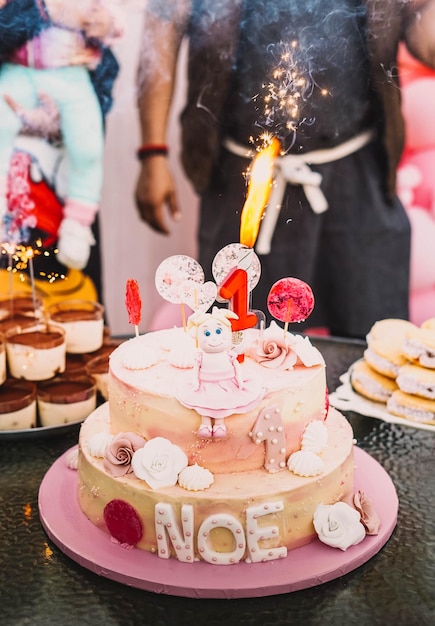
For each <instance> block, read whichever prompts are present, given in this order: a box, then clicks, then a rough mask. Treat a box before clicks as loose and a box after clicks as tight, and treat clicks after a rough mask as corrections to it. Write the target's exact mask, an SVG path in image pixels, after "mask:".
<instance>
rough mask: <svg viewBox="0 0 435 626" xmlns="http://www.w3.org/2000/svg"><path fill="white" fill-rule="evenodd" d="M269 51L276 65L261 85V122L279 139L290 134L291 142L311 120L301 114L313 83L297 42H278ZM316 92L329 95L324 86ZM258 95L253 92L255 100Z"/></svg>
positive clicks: (307, 63) (313, 86) (313, 87)
mask: <svg viewBox="0 0 435 626" xmlns="http://www.w3.org/2000/svg"><path fill="white" fill-rule="evenodd" d="M271 52H272V53H273V54H274V56H276V65H275V67H274V68H273V70H272V72H271V78H270V80H268V81H267V82H265V83H264V84H263V85H262V89H263V94H264V95H263V105H264V111H263V119H262V125H263V126H264V127H266V128H273V133H274V134H276V135H277V136H279V137H280V138H281V139H284V137H283V136H285V137H288V135H293V141H294V140H295V135H296V132H297V130H298V128H299V127H300V126H302V125H303V124H305V125H311V124H313V123H314V120H313V119H311V118H307V117H306V116H304V111H303V109H304V103H305V102H306V101H307V99H308V98H309V97H310V96H311V95H312V93H313V91H314V89H315V87H317V85H316V84H315V81H314V79H313V77H312V75H311V71H310V67H309V62H308V61H307V59H304V55H303V53H302V51H301V49H300V47H299V43H298V42H297V41H291V42H290V43H285V42H280V44H278V45H277V46H274V48H273V49H271ZM320 93H321V94H322V96H328V95H329V92H328V90H327V89H320ZM259 97H260V96H259V95H257V96H256V99H258V98H259Z"/></svg>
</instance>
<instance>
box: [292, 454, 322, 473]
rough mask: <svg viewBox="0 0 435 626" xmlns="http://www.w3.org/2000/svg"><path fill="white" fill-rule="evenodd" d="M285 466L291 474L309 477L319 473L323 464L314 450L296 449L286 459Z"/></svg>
mask: <svg viewBox="0 0 435 626" xmlns="http://www.w3.org/2000/svg"><path fill="white" fill-rule="evenodd" d="M287 467H288V468H289V470H290V471H292V472H293V474H297V475H298V476H305V477H309V476H318V475H319V474H321V473H322V472H323V470H324V467H325V464H324V462H323V460H322V459H321V458H320V457H318V456H317V454H315V453H314V452H309V451H308V450H298V451H297V452H294V453H293V454H291V455H290V457H289V459H288V461H287Z"/></svg>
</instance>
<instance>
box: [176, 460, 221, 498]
mask: <svg viewBox="0 0 435 626" xmlns="http://www.w3.org/2000/svg"><path fill="white" fill-rule="evenodd" d="M213 483H214V477H213V474H212V473H211V472H210V471H209V470H208V469H206V468H205V467H201V466H200V465H198V464H197V463H195V465H189V466H188V467H186V468H185V469H184V470H182V471H181V472H180V474H179V476H178V484H179V485H180V487H183V489H187V490H188V491H202V490H203V489H208V487H210V485H212V484H213Z"/></svg>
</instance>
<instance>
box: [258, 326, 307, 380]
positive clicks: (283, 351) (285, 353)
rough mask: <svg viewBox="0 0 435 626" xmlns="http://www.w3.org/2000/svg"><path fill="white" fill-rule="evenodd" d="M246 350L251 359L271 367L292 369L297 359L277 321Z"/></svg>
mask: <svg viewBox="0 0 435 626" xmlns="http://www.w3.org/2000/svg"><path fill="white" fill-rule="evenodd" d="M246 352H247V354H248V356H250V357H251V359H253V360H254V361H257V363H260V365H263V367H268V368H270V369H278V368H279V369H282V370H291V369H293V366H294V365H295V363H296V361H297V355H296V353H295V352H294V351H293V350H292V347H291V345H290V343H289V342H288V341H287V337H286V334H285V333H284V331H283V329H282V328H280V327H279V326H278V324H277V323H276V322H272V323H271V324H270V326H269V328H267V329H266V330H265V331H264V332H263V335H262V337H260V338H259V339H257V340H256V341H255V342H254V343H253V344H251V345H250V346H248V347H247V351H246Z"/></svg>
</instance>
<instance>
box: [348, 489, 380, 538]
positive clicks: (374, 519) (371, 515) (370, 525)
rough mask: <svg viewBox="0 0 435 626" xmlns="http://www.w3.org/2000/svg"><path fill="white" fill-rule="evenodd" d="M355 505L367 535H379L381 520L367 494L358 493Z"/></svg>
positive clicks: (354, 501) (355, 497) (354, 499)
mask: <svg viewBox="0 0 435 626" xmlns="http://www.w3.org/2000/svg"><path fill="white" fill-rule="evenodd" d="M353 504H354V506H355V508H356V510H357V511H358V512H359V513H360V515H361V524H362V525H363V526H364V527H365V529H366V532H367V534H368V535H377V534H378V532H379V528H380V525H381V520H380V519H379V516H378V514H377V513H376V511H375V510H374V508H373V505H372V503H371V501H370V500H369V499H368V498H367V496H366V495H365V493H363V492H362V491H357V492H356V493H355V494H354V496H353Z"/></svg>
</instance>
